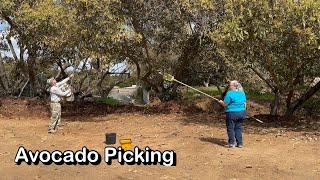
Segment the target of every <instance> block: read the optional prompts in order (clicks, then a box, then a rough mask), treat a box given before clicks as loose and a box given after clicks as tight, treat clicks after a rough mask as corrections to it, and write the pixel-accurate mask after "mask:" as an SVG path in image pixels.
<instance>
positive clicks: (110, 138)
mask: <svg viewBox="0 0 320 180" xmlns="http://www.w3.org/2000/svg"><path fill="white" fill-rule="evenodd" d="M116 139H117V134H116V133H106V144H116Z"/></svg>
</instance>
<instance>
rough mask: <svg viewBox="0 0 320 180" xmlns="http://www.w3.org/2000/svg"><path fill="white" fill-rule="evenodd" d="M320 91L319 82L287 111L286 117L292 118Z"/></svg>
mask: <svg viewBox="0 0 320 180" xmlns="http://www.w3.org/2000/svg"><path fill="white" fill-rule="evenodd" d="M319 90H320V82H318V83H317V84H316V85H315V86H313V87H312V88H310V89H309V90H308V91H307V92H306V93H305V94H304V95H302V96H301V97H300V98H299V99H297V100H295V101H293V102H292V103H291V104H290V105H289V106H288V107H287V110H286V113H285V115H286V116H292V115H293V113H294V112H295V111H296V110H297V109H298V108H300V107H301V106H302V105H303V104H304V103H305V102H306V101H307V100H308V99H310V98H311V97H312V96H313V95H314V94H315V93H317V92H318V91H319Z"/></svg>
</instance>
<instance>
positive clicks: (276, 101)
mask: <svg viewBox="0 0 320 180" xmlns="http://www.w3.org/2000/svg"><path fill="white" fill-rule="evenodd" d="M280 102H281V96H280V92H279V90H276V91H274V99H273V101H272V103H271V108H270V114H271V115H277V114H278V111H279V107H280Z"/></svg>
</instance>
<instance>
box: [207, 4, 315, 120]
mask: <svg viewBox="0 0 320 180" xmlns="http://www.w3.org/2000/svg"><path fill="white" fill-rule="evenodd" d="M224 8H225V11H226V17H225V21H224V22H223V23H222V24H221V25H220V27H219V29H218V30H217V31H215V32H213V33H212V37H213V38H214V39H220V40H221V41H220V45H221V47H222V48H223V49H224V50H225V52H226V53H227V54H229V55H230V56H232V58H233V60H234V61H237V62H241V63H242V64H244V65H245V66H246V67H248V68H250V69H252V70H253V72H254V73H255V74H256V75H258V76H259V77H260V78H261V79H263V80H264V82H265V83H266V84H267V85H268V86H269V87H270V88H271V89H272V91H273V92H274V94H275V98H274V102H273V104H272V109H271V114H276V112H277V108H278V107H279V102H280V99H284V100H285V104H286V115H289V116H290V115H292V114H293V113H294V111H295V110H297V109H298V108H299V107H301V105H302V104H303V103H304V102H305V101H307V100H308V99H309V98H310V97H312V96H313V95H314V94H315V93H316V92H317V91H318V90H319V89H320V83H317V84H315V85H314V86H308V84H310V83H311V82H312V81H313V80H314V78H315V77H317V76H320V71H319V69H320V60H319V58H320V50H319V49H320V31H319V27H320V20H319V17H320V2H318V1H313V0H301V1H291V0H277V1H259V0H246V1H244V0H234V1H227V3H226V4H225V5H224Z"/></svg>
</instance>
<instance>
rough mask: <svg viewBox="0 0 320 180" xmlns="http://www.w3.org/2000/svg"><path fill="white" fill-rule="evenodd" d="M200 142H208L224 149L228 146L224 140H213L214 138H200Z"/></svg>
mask: <svg viewBox="0 0 320 180" xmlns="http://www.w3.org/2000/svg"><path fill="white" fill-rule="evenodd" d="M200 140H201V141H203V142H210V143H213V144H217V145H219V146H223V147H225V146H226V145H227V144H228V143H227V142H226V140H225V139H220V138H215V137H204V138H200Z"/></svg>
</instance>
